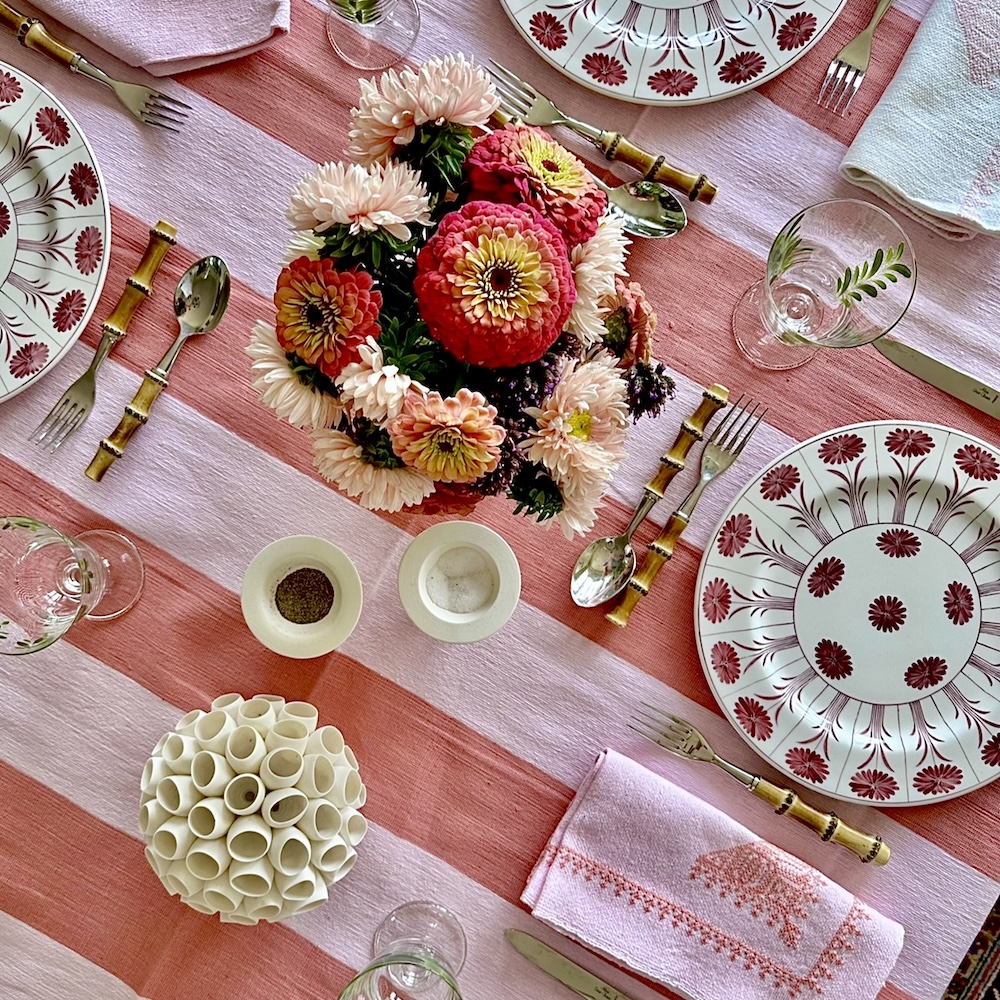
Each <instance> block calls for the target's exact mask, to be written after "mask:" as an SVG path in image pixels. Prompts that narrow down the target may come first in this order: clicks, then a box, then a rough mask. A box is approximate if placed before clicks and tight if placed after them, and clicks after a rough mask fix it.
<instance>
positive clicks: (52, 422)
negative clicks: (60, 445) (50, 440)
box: [31, 396, 70, 444]
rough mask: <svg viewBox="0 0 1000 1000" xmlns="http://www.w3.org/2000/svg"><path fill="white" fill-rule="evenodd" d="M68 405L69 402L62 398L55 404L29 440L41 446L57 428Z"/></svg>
mask: <svg viewBox="0 0 1000 1000" xmlns="http://www.w3.org/2000/svg"><path fill="white" fill-rule="evenodd" d="M69 405H70V402H69V400H68V399H67V398H66V397H65V396H63V397H62V398H61V399H60V400H59V401H58V402H57V403H56V405H55V406H53V407H52V409H51V410H49V412H48V414H47V415H46V416H45V418H44V419H43V420H42V422H41V423H40V424H39V425H38V426H37V427H36V428H35V430H34V433H33V434H32V435H31V440H32V441H34V442H35V444H42V443H43V442H44V441H45V439H46V437H48V436H49V435H50V434H51V433H53V431H56V430H57V429H58V428H59V426H60V425H61V423H62V420H63V414H64V413H65V412H66V410H67V409H68V407H69Z"/></svg>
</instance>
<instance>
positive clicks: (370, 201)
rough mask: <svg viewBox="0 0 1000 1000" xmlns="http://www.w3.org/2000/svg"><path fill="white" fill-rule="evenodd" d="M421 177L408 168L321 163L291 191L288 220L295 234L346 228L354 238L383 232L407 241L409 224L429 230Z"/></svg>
mask: <svg viewBox="0 0 1000 1000" xmlns="http://www.w3.org/2000/svg"><path fill="white" fill-rule="evenodd" d="M430 211H431V209H430V203H429V202H428V200H427V190H426V188H425V187H424V185H423V183H422V181H421V180H420V175H419V174H418V173H417V172H416V171H415V170H414V169H413V168H412V167H411V166H410V165H409V164H408V163H386V164H382V163H373V164H371V166H368V167H364V166H361V165H360V164H357V163H324V164H323V165H322V166H321V167H319V169H318V170H316V171H315V172H314V173H311V174H306V176H305V177H303V178H302V180H301V181H299V183H298V184H296V186H295V188H294V189H293V190H292V198H291V202H290V204H289V206H288V211H287V215H288V219H289V221H290V222H291V223H292V225H293V226H294V227H295V228H296V229H314V230H316V232H318V233H319V232H323V231H324V230H326V229H330V228H331V227H333V226H349V227H350V231H351V233H352V234H354V235H357V234H358V233H361V232H366V233H371V232H375V230H377V229H384V230H385V231H386V232H387V233H389V234H390V235H392V236H394V237H395V238H396V239H398V240H408V239H409V238H410V229H409V224H411V223H416V224H418V225H421V226H429V225H430V224H431V215H430Z"/></svg>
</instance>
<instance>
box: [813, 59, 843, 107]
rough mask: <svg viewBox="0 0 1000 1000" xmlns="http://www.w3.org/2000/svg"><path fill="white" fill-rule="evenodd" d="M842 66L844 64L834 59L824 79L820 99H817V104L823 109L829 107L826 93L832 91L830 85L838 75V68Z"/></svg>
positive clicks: (820, 89)
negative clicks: (826, 101)
mask: <svg viewBox="0 0 1000 1000" xmlns="http://www.w3.org/2000/svg"><path fill="white" fill-rule="evenodd" d="M841 65H842V63H840V62H839V61H838V60H836V59H834V60H833V62H831V63H830V67H829V69H828V70H827V71H826V76H825V77H824V78H823V86H822V87H820V88H819V97H817V98H816V103H817V104H818V105H819V106H820V107H821V108H825V107H826V106H827V105H826V103H825V100H824V99H825V97H826V93H827V91H828V90H829V89H830V85H831V84H832V83H833V78H834V76H835V75H836V73H837V69H838V67H840V66H841Z"/></svg>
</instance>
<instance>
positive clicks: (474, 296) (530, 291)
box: [453, 231, 548, 322]
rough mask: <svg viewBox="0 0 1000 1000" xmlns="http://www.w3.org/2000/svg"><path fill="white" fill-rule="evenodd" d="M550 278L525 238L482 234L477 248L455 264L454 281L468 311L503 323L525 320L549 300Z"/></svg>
mask: <svg viewBox="0 0 1000 1000" xmlns="http://www.w3.org/2000/svg"><path fill="white" fill-rule="evenodd" d="M547 277H548V275H547V273H546V269H545V268H544V267H543V264H542V256H541V254H540V253H539V252H538V250H537V249H536V248H535V246H534V241H533V240H532V241H530V242H529V240H527V239H525V238H524V237H523V236H522V235H520V234H517V235H514V236H511V235H508V234H507V233H505V232H502V231H500V232H495V233H493V234H492V235H485V234H483V235H481V236H480V237H479V241H478V243H477V245H476V246H475V247H474V248H470V249H469V250H468V252H467V253H466V254H465V256H464V257H462V258H460V259H459V260H457V261H455V275H454V279H453V280H454V282H455V287H456V290H457V291H458V294H459V295H460V296H461V298H462V299H463V301H464V305H465V308H466V309H467V310H468V311H469V312H470V313H472V314H473V315H475V316H476V317H477V318H482V317H483V316H485V315H487V314H488V315H489V316H491V317H494V318H496V319H498V320H501V321H503V322H510V321H511V320H513V319H525V318H527V317H529V316H530V315H532V313H533V312H534V311H535V309H536V307H537V306H538V304H539V303H540V302H547V301H548V292H547V291H546V290H545V282H546V278H547Z"/></svg>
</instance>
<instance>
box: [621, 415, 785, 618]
mask: <svg viewBox="0 0 1000 1000" xmlns="http://www.w3.org/2000/svg"><path fill="white" fill-rule="evenodd" d="M749 406H750V403H749V401H748V402H747V403H746V404H744V403H743V397H742V396H740V398H739V399H738V400H736V402H735V404H733V407H732V409H731V410H730V411H729V412H728V413H727V414H726V415H725V417H723V419H722V420H721V421H720V422H719V423H718V424H716V427H715V430H714V431H712V436H711V437H710V438H709V439H708V440H707V441H706V442H705V448H704V450H703V451H702V453H701V475H700V476H699V478H698V483H697V485H696V486H695V488H694V489H693V490H691V492H690V493H689V494H688V495H687V496H686V497H685V498H684V501H683V502H682V503H681V505H680V507H678V508H677V510H675V511H674V512H673V514H671V515H670V520H669V521H667V523H666V525H665V526H664V528H663V530H662V531H661V532H660V534H659V535H658V536H657V537H656V538H655V539H654V540H653V541H652V542H650V545H649V549H648V551H647V552H646V559H645V561H644V562H643V565H642V568H641V569H640V570H639V572H638V573H636V574H635V575H634V576H632V578H631V579H630V580H629V582H628V587H627V588H626V590H625V593H624V594H622V597H621V600H620V601H619V602H618V605H617V607H616V608H615V609H614V611H609V612H608V614H606V615H605V616H604V617H605V618H607V619H608V621H610V622H613V623H614V624H615V625H618V626H619V627H620V628H624V627H625V626H626V625H627V624H628V620H629V616H630V615H631V614H632V612H633V610H634V609H635V606H636V605H637V604H638V603H639V601H640V600H641V599H642V598H643V597H645V596H646V595H647V594H648V593H649V588H650V587H652V585H653V581H654V580H655V579H656V576H657V574H658V573H659V572H660V570H661V569H662V568H663V566H664V564H665V563H666V562H668V561H669V560H670V559H671V558H672V556H673V554H674V546H675V545H676V544H677V540H678V539H679V538H680V537H681V533H682V532H683V531H684V529H685V528H686V527H687V526H688V524H689V523H690V521H691V516H692V514H694V509H695V506H696V505H697V503H698V501H699V500H700V499H701V495H702V493H704V492H705V487H707V486H708V485H709V483H712V482H714V481H715V480H716V479H718V477H719V476H721V475H722V474H723V473H724V472H725V471H726V470H727V469H728V468H729V467H730V466H731V465H732V464H733V462H735V461H736V459H738V458H739V457H740V454H741V452H742V451H743V449H744V448H745V447H746V444H747V442H748V441H749V440H750V438H752V437H753V434H754V431H756V430H757V428H758V427H759V426H760V422H761V421H762V420H763V419H764V416H765V414H766V413H767V410H766V409H765V410H763V411H761V413H759V414H758V412H757V410H758V409H759V406H758V404H756V403H754V404H753V408H752V409H748V407H749Z"/></svg>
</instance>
